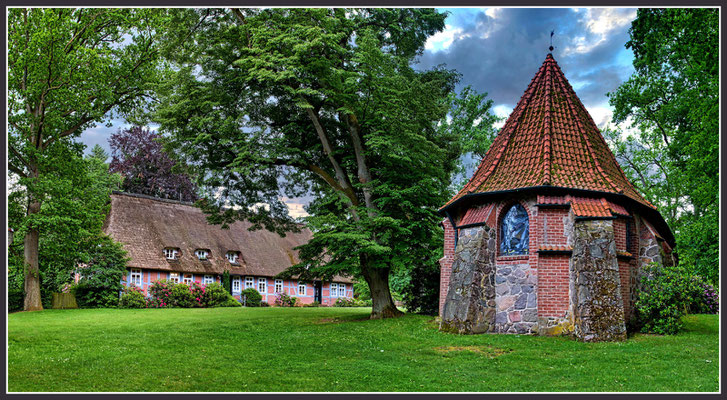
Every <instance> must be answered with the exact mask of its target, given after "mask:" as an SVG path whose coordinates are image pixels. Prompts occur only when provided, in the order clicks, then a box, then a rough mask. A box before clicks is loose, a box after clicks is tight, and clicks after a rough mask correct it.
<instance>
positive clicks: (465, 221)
mask: <svg viewBox="0 0 727 400" xmlns="http://www.w3.org/2000/svg"><path fill="white" fill-rule="evenodd" d="M493 207H494V205H493V204H490V205H487V206H485V207H480V208H470V209H468V210H467V212H466V213H465V214H464V216H463V217H462V220H461V221H459V223H458V224H457V226H463V225H470V224H479V223H482V222H485V221H487V217H489V216H490V213H491V212H492V208H493Z"/></svg>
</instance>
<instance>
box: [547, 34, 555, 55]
mask: <svg viewBox="0 0 727 400" xmlns="http://www.w3.org/2000/svg"><path fill="white" fill-rule="evenodd" d="M553 35H555V29H553V30H552V31H550V47H548V50H550V51H553V49H554V48H555V47H553Z"/></svg>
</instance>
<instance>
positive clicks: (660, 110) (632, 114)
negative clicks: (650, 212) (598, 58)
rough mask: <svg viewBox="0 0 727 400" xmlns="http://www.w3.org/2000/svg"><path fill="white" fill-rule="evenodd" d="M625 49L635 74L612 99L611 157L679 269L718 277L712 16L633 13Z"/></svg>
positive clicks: (714, 12)
mask: <svg viewBox="0 0 727 400" xmlns="http://www.w3.org/2000/svg"><path fill="white" fill-rule="evenodd" d="M630 35H631V38H630V40H629V42H628V43H627V44H626V47H627V48H630V49H631V50H633V52H634V57H635V59H634V68H635V69H636V72H635V73H634V75H633V76H631V78H630V79H629V80H628V81H626V82H625V83H624V84H623V85H621V86H620V87H619V88H618V89H617V90H616V92H615V93H612V94H611V95H610V96H611V100H610V101H611V104H612V105H613V106H614V107H615V113H614V120H615V121H616V122H622V121H625V120H627V119H628V118H630V119H631V120H632V121H633V124H634V126H635V127H637V128H638V131H639V134H638V136H637V137H630V138H627V139H622V138H620V137H619V136H618V135H614V136H612V140H613V142H614V144H615V147H616V154H617V156H618V157H619V158H620V160H621V164H622V165H623V166H624V169H625V170H626V172H627V173H628V174H629V175H631V178H632V181H633V182H635V183H636V184H637V185H638V186H639V188H640V189H641V190H642V192H643V193H644V194H645V195H646V197H647V198H648V199H649V201H651V202H653V203H654V204H656V205H658V206H659V208H660V210H661V211H662V214H663V215H664V217H665V218H666V220H667V222H668V223H669V224H670V225H671V227H672V228H673V229H674V231H675V236H676V240H677V252H678V255H679V259H680V262H681V263H685V264H687V265H689V266H691V267H693V268H694V272H697V273H699V274H701V275H702V276H704V277H706V278H708V279H709V280H710V281H712V283H716V282H717V280H718V276H719V275H718V274H719V268H718V263H719V261H718V260H719V248H718V246H719V226H718V221H719V136H718V135H719V10H718V9H715V8H712V9H698V8H689V9H680V8H669V9H644V8H642V9H639V10H638V14H637V18H636V20H634V22H633V24H632V26H631V30H630Z"/></svg>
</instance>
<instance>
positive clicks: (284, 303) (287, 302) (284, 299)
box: [273, 293, 298, 307]
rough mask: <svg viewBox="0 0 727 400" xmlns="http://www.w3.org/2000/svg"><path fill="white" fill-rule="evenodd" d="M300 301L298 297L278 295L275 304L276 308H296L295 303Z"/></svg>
mask: <svg viewBox="0 0 727 400" xmlns="http://www.w3.org/2000/svg"><path fill="white" fill-rule="evenodd" d="M296 301H298V299H297V298H296V297H291V296H289V295H287V294H285V293H278V295H277V296H275V302H274V303H273V304H275V306H276V307H295V303H296Z"/></svg>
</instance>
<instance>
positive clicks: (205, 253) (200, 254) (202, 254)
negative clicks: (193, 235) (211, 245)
mask: <svg viewBox="0 0 727 400" xmlns="http://www.w3.org/2000/svg"><path fill="white" fill-rule="evenodd" d="M194 255H196V256H197V258H198V259H200V260H202V261H204V260H206V259H207V258H208V257H209V256H210V252H209V250H205V249H197V250H195V251H194Z"/></svg>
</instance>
